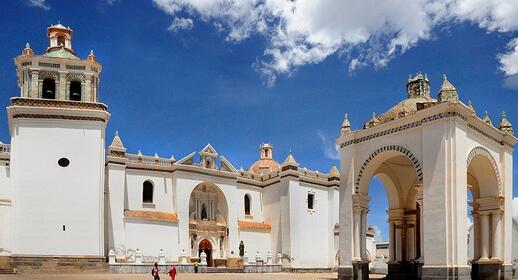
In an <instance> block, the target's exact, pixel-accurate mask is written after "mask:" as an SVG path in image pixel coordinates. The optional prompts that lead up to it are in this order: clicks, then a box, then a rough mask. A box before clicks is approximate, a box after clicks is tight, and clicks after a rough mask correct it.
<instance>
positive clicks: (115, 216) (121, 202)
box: [105, 163, 126, 252]
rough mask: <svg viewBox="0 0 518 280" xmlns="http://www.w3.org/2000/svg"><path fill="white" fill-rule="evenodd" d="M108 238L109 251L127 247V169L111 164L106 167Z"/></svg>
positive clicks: (123, 249) (124, 249)
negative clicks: (125, 215) (125, 220)
mask: <svg viewBox="0 0 518 280" xmlns="http://www.w3.org/2000/svg"><path fill="white" fill-rule="evenodd" d="M106 185H107V187H106V195H107V198H106V199H105V201H106V205H105V207H106V225H107V226H106V236H107V240H106V242H107V243H108V246H107V247H108V248H107V249H108V250H110V249H114V250H115V249H121V250H122V251H124V252H125V251H126V247H125V238H124V235H125V229H124V221H123V218H124V209H125V208H126V207H125V201H126V167H125V166H124V165H120V164H112V163H109V164H108V165H107V166H106Z"/></svg>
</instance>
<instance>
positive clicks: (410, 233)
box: [406, 221, 416, 260]
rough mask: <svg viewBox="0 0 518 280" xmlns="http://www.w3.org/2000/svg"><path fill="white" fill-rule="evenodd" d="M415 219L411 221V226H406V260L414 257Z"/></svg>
mask: <svg viewBox="0 0 518 280" xmlns="http://www.w3.org/2000/svg"><path fill="white" fill-rule="evenodd" d="M414 223H415V221H412V222H411V226H410V227H408V228H406V244H407V254H406V255H407V260H413V259H415V257H416V256H415V234H414V233H415V224H414Z"/></svg>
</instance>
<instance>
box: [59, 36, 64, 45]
mask: <svg viewBox="0 0 518 280" xmlns="http://www.w3.org/2000/svg"><path fill="white" fill-rule="evenodd" d="M57 41H58V47H61V46H63V47H64V46H65V37H64V36H58V39H57Z"/></svg>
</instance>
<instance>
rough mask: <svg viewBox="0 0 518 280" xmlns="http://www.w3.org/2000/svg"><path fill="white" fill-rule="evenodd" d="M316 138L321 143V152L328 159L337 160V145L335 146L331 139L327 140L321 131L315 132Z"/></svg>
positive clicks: (338, 154) (338, 156) (338, 155)
mask: <svg viewBox="0 0 518 280" xmlns="http://www.w3.org/2000/svg"><path fill="white" fill-rule="evenodd" d="M317 135H318V138H320V141H321V147H322V152H324V156H325V157H326V158H328V159H332V160H339V159H340V152H339V150H338V145H336V144H335V143H334V142H333V141H332V140H331V139H329V138H328V137H327V136H326V135H325V134H324V133H323V132H322V131H317Z"/></svg>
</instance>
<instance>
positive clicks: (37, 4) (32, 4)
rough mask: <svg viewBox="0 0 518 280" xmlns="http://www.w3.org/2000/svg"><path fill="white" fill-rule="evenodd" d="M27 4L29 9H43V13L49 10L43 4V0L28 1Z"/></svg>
mask: <svg viewBox="0 0 518 280" xmlns="http://www.w3.org/2000/svg"><path fill="white" fill-rule="evenodd" d="M27 4H28V5H29V6H30V7H36V8H40V9H43V10H45V11H48V10H50V6H49V4H48V3H46V2H45V0H29V1H28V2H27Z"/></svg>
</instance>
